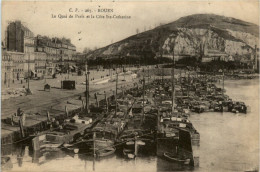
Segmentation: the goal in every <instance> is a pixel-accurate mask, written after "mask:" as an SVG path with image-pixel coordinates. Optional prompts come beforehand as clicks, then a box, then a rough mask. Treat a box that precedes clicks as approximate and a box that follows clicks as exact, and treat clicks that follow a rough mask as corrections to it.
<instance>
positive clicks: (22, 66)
mask: <svg viewBox="0 0 260 172" xmlns="http://www.w3.org/2000/svg"><path fill="white" fill-rule="evenodd" d="M77 54H78V53H77V52H76V47H75V45H73V44H72V43H71V41H70V39H66V38H57V37H55V38H49V37H47V36H41V35H37V36H34V34H33V32H32V31H31V30H30V29H29V28H27V27H26V26H24V25H23V24H22V23H21V21H14V22H11V23H9V24H8V26H7V29H6V32H5V40H4V42H2V63H1V65H2V66H1V67H2V81H3V82H4V83H6V82H7V80H20V79H23V78H26V77H28V76H29V77H41V76H45V75H52V74H54V73H55V72H57V71H61V70H62V68H63V67H64V66H68V67H72V68H73V67H75V63H76V61H77V58H78V55H77Z"/></svg>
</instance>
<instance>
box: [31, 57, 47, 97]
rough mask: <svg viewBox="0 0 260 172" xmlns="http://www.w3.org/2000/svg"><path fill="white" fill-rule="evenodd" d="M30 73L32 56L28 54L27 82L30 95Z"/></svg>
mask: <svg viewBox="0 0 260 172" xmlns="http://www.w3.org/2000/svg"><path fill="white" fill-rule="evenodd" d="M45 65H46V64H45ZM29 72H30V54H28V76H27V80H28V93H30V79H29V76H30V75H29ZM45 72H46V71H45Z"/></svg>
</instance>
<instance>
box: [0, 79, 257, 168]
mask: <svg viewBox="0 0 260 172" xmlns="http://www.w3.org/2000/svg"><path fill="white" fill-rule="evenodd" d="M258 84H259V80H258V79H255V80H228V81H225V89H226V94H227V95H229V96H230V97H231V98H232V99H233V100H235V101H243V102H245V103H246V105H249V106H250V112H248V113H247V114H246V115H245V114H234V113H226V112H225V113H218V112H209V113H207V112H206V113H202V114H192V115H191V117H190V120H191V122H192V123H193V125H194V127H195V128H196V129H197V130H198V131H199V132H200V137H201V138H200V146H197V147H195V148H194V152H196V154H198V155H199V167H197V168H194V169H186V168H183V169H178V170H182V171H203V172H204V171H205V172H206V171H218V172H219V171H221V172H222V171H245V170H249V169H256V168H258V169H259V166H258V162H259V157H258V152H259V147H258V145H259V114H258V113H259V109H258V108H259V107H258V101H259V97H258V95H259V94H258ZM2 151H4V152H5V154H6V155H7V156H10V157H11V161H12V163H13V168H12V169H11V171H107V170H108V169H109V170H110V171H111V170H113V171H149V172H152V171H157V170H158V171H174V170H176V169H175V167H174V166H172V164H171V163H170V162H165V161H161V160H159V159H157V158H156V157H155V156H150V157H137V158H136V159H135V160H126V159H124V158H122V157H119V156H116V155H112V156H110V157H106V158H103V159H96V160H95V161H93V158H92V156H91V155H90V154H88V155H85V154H73V153H68V152H64V151H61V150H60V151H57V152H46V153H44V154H41V153H37V152H33V151H31V150H29V148H28V146H22V145H20V146H8V147H2ZM157 161H158V162H159V163H157ZM108 167H109V168H108Z"/></svg>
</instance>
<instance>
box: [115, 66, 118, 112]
mask: <svg viewBox="0 0 260 172" xmlns="http://www.w3.org/2000/svg"><path fill="white" fill-rule="evenodd" d="M117 85H118V73H117V68H116V95H115V101H116V109H115V115H116V113H117Z"/></svg>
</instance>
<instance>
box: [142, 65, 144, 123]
mask: <svg viewBox="0 0 260 172" xmlns="http://www.w3.org/2000/svg"><path fill="white" fill-rule="evenodd" d="M144 74H145V73H144V68H143V110H142V111H143V114H142V115H143V117H142V122H143V120H144V94H145V77H144Z"/></svg>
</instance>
